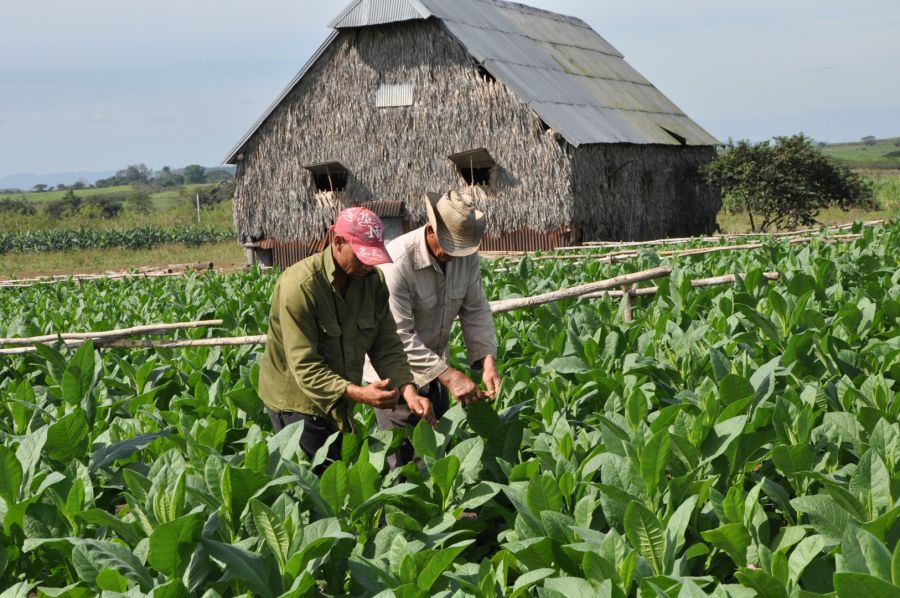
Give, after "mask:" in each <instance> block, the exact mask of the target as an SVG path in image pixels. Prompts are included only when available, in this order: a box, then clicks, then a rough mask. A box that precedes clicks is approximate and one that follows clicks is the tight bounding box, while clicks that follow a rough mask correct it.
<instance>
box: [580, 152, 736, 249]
mask: <svg viewBox="0 0 900 598" xmlns="http://www.w3.org/2000/svg"><path fill="white" fill-rule="evenodd" d="M714 157H715V148H712V147H705V146H704V147H684V146H670V145H631V144H609V145H586V146H581V147H579V148H578V149H576V150H575V152H574V158H573V165H572V170H573V176H574V189H575V198H576V201H575V217H574V220H573V225H574V226H576V227H578V228H579V229H580V231H581V240H582V241H601V240H629V241H631V240H634V241H639V240H647V239H659V238H663V237H681V236H687V235H695V234H706V233H711V232H713V231H714V230H715V227H716V213H717V212H718V211H719V208H720V207H721V205H722V198H721V195H720V193H719V191H718V189H716V188H713V187H710V186H709V185H706V184H704V183H703V181H702V179H701V177H700V175H699V173H698V168H699V167H700V166H701V165H703V164H706V163H707V162H709V161H711V160H712V159H713V158H714Z"/></svg>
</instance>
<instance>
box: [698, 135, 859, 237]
mask: <svg viewBox="0 0 900 598" xmlns="http://www.w3.org/2000/svg"><path fill="white" fill-rule="evenodd" d="M704 174H705V176H706V179H707V181H708V182H709V183H711V184H713V185H718V186H719V187H721V188H722V193H723V194H724V195H725V196H726V205H728V207H729V208H730V209H732V210H735V211H743V210H746V211H747V213H748V214H749V216H750V227H751V228H752V229H753V230H754V231H760V232H765V231H767V230H769V229H771V228H792V227H797V226H806V225H811V224H815V223H816V220H815V217H816V215H817V214H818V213H819V210H821V209H822V208H826V207H828V206H840V207H842V208H844V209H846V208H847V207H849V206H851V205H858V204H865V203H869V202H871V201H872V197H873V192H872V188H871V186H870V185H869V184H868V183H867V182H866V181H864V180H863V179H862V178H861V177H859V175H857V174H855V173H853V172H851V171H850V170H848V169H846V168H844V167H842V166H840V165H838V164H836V163H835V162H833V161H832V160H831V159H829V158H828V157H827V156H825V155H824V154H822V152H821V151H820V150H819V149H818V148H817V147H815V146H814V145H813V140H812V139H810V138H809V137H806V136H805V135H803V134H802V133H800V134H797V135H793V136H790V137H775V138H774V139H773V142H770V141H762V142H760V143H756V144H754V143H750V142H749V141H746V140H744V141H739V142H737V143H736V144H735V143H730V144H729V148H728V149H727V151H726V152H725V153H724V154H722V155H721V156H719V157H718V158H717V159H716V160H714V161H713V162H712V163H710V164H709V165H707V166H706V167H705V169H704ZM757 217H758V218H759V222H758V223H757V222H756V219H757Z"/></svg>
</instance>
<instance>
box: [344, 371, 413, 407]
mask: <svg viewBox="0 0 900 598" xmlns="http://www.w3.org/2000/svg"><path fill="white" fill-rule="evenodd" d="M390 386H391V379H390V378H387V379H385V380H378V381H376V382H372V383H371V384H369V385H367V386H357V385H356V384H351V385H350V386H348V387H347V390H346V391H345V392H344V395H345V396H346V397H347V398H348V399H350V400H351V401H356V402H357V403H364V404H366V405H371V406H372V407H377V408H379V409H393V408H394V407H395V406H396V405H397V399H398V398H399V397H400V391H399V390H397V389H392V388H391V387H390Z"/></svg>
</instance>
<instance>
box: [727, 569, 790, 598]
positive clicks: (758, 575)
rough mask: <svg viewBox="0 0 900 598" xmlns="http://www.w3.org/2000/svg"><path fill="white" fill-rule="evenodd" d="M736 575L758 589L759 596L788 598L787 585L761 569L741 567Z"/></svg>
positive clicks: (749, 585)
mask: <svg viewBox="0 0 900 598" xmlns="http://www.w3.org/2000/svg"><path fill="white" fill-rule="evenodd" d="M735 577H737V578H738V580H739V581H740V582H741V583H742V584H744V585H745V586H747V587H749V588H753V589H754V590H756V595H757V596H759V598H787V596H788V594H787V591H786V590H785V587H784V586H783V585H782V584H781V583H780V582H779V581H778V580H777V579H775V578H774V577H772V576H771V575H769V574H768V573H766V572H765V571H762V570H760V569H756V570H751V569H739V570H738V571H737V572H736V573H735Z"/></svg>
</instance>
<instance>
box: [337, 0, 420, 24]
mask: <svg viewBox="0 0 900 598" xmlns="http://www.w3.org/2000/svg"><path fill="white" fill-rule="evenodd" d="M430 16H431V13H430V12H429V11H428V9H427V8H425V7H424V6H422V3H421V2H419V1H418V0H356V1H355V2H353V3H351V4H350V6H348V7H347V8H345V9H344V11H343V12H342V13H341V14H339V15H338V16H337V17H336V18H335V19H334V20H333V21H331V23H329V24H328V26H329V27H331V28H332V29H344V28H348V27H369V26H371V25H384V24H385V23H396V22H398V21H411V20H414V19H427V18H428V17H430Z"/></svg>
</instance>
